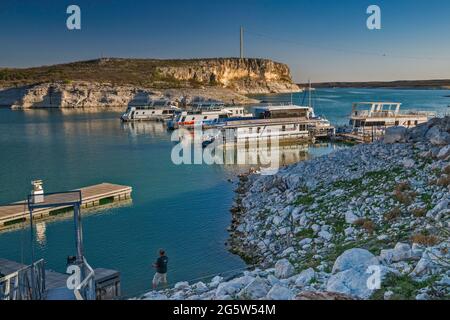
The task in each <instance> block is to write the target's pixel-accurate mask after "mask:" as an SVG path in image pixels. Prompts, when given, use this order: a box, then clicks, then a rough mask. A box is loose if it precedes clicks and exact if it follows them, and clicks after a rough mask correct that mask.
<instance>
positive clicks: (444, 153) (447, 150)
mask: <svg viewBox="0 0 450 320" xmlns="http://www.w3.org/2000/svg"><path fill="white" fill-rule="evenodd" d="M448 156H450V145H447V146H445V147H442V148H441V150H439V153H438V154H437V157H438V159H445V158H447V157H448Z"/></svg>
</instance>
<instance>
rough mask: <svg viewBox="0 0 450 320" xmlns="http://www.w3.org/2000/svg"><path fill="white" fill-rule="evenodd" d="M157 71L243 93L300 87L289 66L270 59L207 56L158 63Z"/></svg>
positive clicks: (279, 91) (290, 89) (297, 88)
mask: <svg viewBox="0 0 450 320" xmlns="http://www.w3.org/2000/svg"><path fill="white" fill-rule="evenodd" d="M158 71H159V72H160V73H161V74H162V75H163V76H164V77H172V78H174V79H176V80H179V81H195V82H199V83H202V84H209V85H219V86H223V87H226V88H230V89H233V90H235V91H236V92H239V93H243V94H248V93H281V92H297V91H299V87H298V86H297V85H296V84H294V83H293V82H292V79H291V74H290V70H289V67H288V66H287V65H285V64H282V63H278V62H274V61H272V60H267V59H232V58H224V59H205V60H197V61H195V62H193V63H192V62H191V63H186V64H181V65H179V66H173V65H169V66H162V67H158Z"/></svg>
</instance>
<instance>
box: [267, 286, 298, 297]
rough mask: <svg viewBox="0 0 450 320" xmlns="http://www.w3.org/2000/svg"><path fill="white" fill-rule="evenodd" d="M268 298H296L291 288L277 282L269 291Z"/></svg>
mask: <svg viewBox="0 0 450 320" xmlns="http://www.w3.org/2000/svg"><path fill="white" fill-rule="evenodd" d="M266 298H267V299H268V300H291V299H293V298H294V292H293V291H292V290H291V289H289V288H286V287H284V286H281V285H279V284H276V285H274V286H273V287H272V289H270V291H269V292H268V293H267V296H266Z"/></svg>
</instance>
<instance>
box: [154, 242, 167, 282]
mask: <svg viewBox="0 0 450 320" xmlns="http://www.w3.org/2000/svg"><path fill="white" fill-rule="evenodd" d="M168 262H169V258H168V257H167V256H166V252H165V251H164V250H163V249H160V250H159V257H158V259H156V262H155V263H154V264H153V268H155V269H156V273H155V275H154V276H153V281H152V285H153V289H156V288H157V287H158V285H159V284H161V283H164V284H165V285H167V263H168Z"/></svg>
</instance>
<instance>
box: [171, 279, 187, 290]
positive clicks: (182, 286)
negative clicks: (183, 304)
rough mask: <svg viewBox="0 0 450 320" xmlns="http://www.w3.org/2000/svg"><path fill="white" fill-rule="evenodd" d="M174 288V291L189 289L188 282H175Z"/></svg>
mask: <svg viewBox="0 0 450 320" xmlns="http://www.w3.org/2000/svg"><path fill="white" fill-rule="evenodd" d="M174 288H175V289H176V290H183V289H187V288H189V282H187V281H181V282H177V283H175V286H174Z"/></svg>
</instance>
